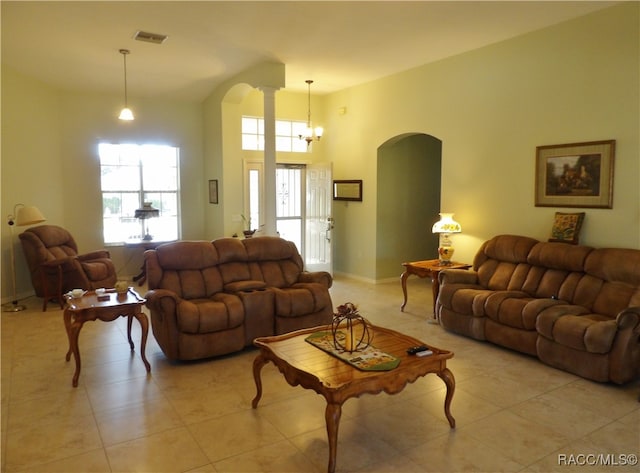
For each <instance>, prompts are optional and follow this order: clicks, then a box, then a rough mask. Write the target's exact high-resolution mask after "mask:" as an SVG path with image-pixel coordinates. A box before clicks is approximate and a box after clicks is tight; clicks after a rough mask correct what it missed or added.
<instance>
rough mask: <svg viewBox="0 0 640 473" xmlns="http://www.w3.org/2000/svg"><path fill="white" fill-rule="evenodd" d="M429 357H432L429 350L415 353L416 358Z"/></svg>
mask: <svg viewBox="0 0 640 473" xmlns="http://www.w3.org/2000/svg"><path fill="white" fill-rule="evenodd" d="M429 355H433V352H432V351H431V350H424V351H419V352H418V353H416V356H429Z"/></svg>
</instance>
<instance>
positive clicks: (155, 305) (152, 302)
mask: <svg viewBox="0 0 640 473" xmlns="http://www.w3.org/2000/svg"><path fill="white" fill-rule="evenodd" d="M144 298H145V299H146V300H147V302H146V303H145V305H146V306H147V307H148V308H149V309H151V310H158V311H164V310H165V309H166V304H167V303H169V304H171V305H172V306H173V307H175V306H177V305H178V304H179V303H180V301H181V300H182V298H181V297H180V296H178V294H176V293H175V292H173V291H170V290H168V289H152V290H150V291H149V292H147V293H146V294H145V296H144Z"/></svg>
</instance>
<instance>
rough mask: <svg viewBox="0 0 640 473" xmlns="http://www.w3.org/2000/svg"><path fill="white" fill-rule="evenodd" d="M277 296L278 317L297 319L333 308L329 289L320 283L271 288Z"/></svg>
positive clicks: (276, 308)
mask: <svg viewBox="0 0 640 473" xmlns="http://www.w3.org/2000/svg"><path fill="white" fill-rule="evenodd" d="M268 290H270V291H273V292H274V295H275V303H276V307H275V315H276V316H277V317H297V316H299V315H304V314H312V313H315V312H319V311H321V310H323V309H325V308H326V307H331V297H330V296H329V292H328V291H327V288H326V287H325V286H323V285H322V284H320V283H297V284H294V285H293V286H291V287H288V288H277V287H273V288H269V289H268Z"/></svg>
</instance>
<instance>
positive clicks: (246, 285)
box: [224, 279, 267, 292]
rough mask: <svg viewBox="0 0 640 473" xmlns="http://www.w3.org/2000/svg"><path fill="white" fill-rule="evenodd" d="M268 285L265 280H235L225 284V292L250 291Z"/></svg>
mask: <svg viewBox="0 0 640 473" xmlns="http://www.w3.org/2000/svg"><path fill="white" fill-rule="evenodd" d="M266 287H267V285H266V284H265V282H264V281H254V280H253V279H250V280H248V281H234V282H230V283H229V284H225V285H224V290H225V292H249V291H259V290H262V289H264V288H266Z"/></svg>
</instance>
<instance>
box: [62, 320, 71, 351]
mask: <svg viewBox="0 0 640 473" xmlns="http://www.w3.org/2000/svg"><path fill="white" fill-rule="evenodd" d="M62 317H63V320H64V328H65V329H66V331H67V339H68V340H69V349H68V350H67V355H66V356H65V359H66V360H67V361H69V360H70V359H71V312H69V311H68V310H67V309H65V310H64V312H63V313H62Z"/></svg>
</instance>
